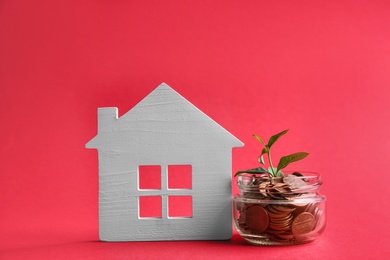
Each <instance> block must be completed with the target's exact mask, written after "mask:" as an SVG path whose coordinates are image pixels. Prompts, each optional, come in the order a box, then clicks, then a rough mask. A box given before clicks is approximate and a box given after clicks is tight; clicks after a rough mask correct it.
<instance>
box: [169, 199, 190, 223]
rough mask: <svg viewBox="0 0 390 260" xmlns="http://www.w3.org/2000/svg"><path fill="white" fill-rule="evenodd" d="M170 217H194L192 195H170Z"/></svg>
mask: <svg viewBox="0 0 390 260" xmlns="http://www.w3.org/2000/svg"><path fill="white" fill-rule="evenodd" d="M168 217H182V218H191V217H192V196H168Z"/></svg>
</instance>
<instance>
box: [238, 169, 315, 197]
mask: <svg viewBox="0 0 390 260" xmlns="http://www.w3.org/2000/svg"><path fill="white" fill-rule="evenodd" d="M236 183H237V186H238V188H239V190H240V192H241V193H242V194H243V195H244V194H245V196H257V194H260V195H263V196H265V197H267V196H270V197H274V198H286V197H295V196H297V195H299V196H300V195H304V194H313V193H316V192H317V191H318V189H319V187H320V186H321V185H322V180H321V176H320V174H318V173H316V172H307V171H300V172H291V173H290V172H289V171H285V174H284V175H283V176H278V177H271V176H269V175H268V174H250V173H244V174H242V175H240V176H238V178H237V181H236Z"/></svg>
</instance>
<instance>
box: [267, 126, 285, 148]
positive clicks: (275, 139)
mask: <svg viewBox="0 0 390 260" xmlns="http://www.w3.org/2000/svg"><path fill="white" fill-rule="evenodd" d="M287 132H288V129H286V130H284V131H282V132H280V133H279V134H276V135H273V136H271V138H270V139H269V141H268V149H271V147H272V145H273V144H274V143H275V142H276V141H277V140H278V139H279V138H280V137H281V136H282V135H284V134H286V133H287Z"/></svg>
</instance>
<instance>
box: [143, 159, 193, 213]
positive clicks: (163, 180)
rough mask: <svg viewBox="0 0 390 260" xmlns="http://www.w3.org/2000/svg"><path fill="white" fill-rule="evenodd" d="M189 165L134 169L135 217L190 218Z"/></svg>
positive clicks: (190, 184)
mask: <svg viewBox="0 0 390 260" xmlns="http://www.w3.org/2000/svg"><path fill="white" fill-rule="evenodd" d="M191 190H192V166H191V165H188V164H185V165H167V166H162V165H140V166H138V191H139V197H138V216H139V218H170V219H171V218H191V217H192V215H193V213H192V204H193V202H192V199H193V198H192V196H191V193H192V192H191Z"/></svg>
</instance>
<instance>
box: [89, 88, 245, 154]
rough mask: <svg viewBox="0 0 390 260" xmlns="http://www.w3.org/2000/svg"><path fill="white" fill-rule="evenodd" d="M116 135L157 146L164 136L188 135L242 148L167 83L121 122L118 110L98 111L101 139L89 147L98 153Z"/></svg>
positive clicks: (232, 137)
mask: <svg viewBox="0 0 390 260" xmlns="http://www.w3.org/2000/svg"><path fill="white" fill-rule="evenodd" d="M114 132H115V135H116V136H117V139H118V138H120V137H118V136H122V137H123V138H125V137H126V138H127V137H128V136H129V135H137V136H138V139H139V140H151V141H153V142H157V143H158V142H159V141H161V137H162V136H164V138H165V139H166V136H171V138H172V140H174V139H177V138H176V137H178V136H180V135H183V134H185V135H186V138H195V139H196V138H204V137H206V136H207V138H208V139H209V140H210V141H211V142H212V143H214V142H219V145H221V146H224V147H225V146H228V147H239V146H243V143H242V142H241V141H240V140H239V139H237V138H236V137H235V136H233V135H232V134H230V133H229V132H228V131H227V130H225V129H224V128H223V127H222V126H220V125H219V124H218V123H216V122H215V121H214V120H212V119H211V118H210V117H209V116H207V115H206V114H205V113H203V112H202V111H201V110H199V109H198V108H197V107H195V106H194V105H193V104H191V103H190V102H189V101H188V100H186V99H185V98H184V97H183V96H181V95H180V94H179V93H177V92H176V91H175V90H173V89H172V88H171V87H169V86H168V85H167V84H165V83H162V84H160V85H159V86H158V87H157V88H156V89H154V90H153V91H152V92H151V93H150V94H149V95H147V96H146V97H145V98H144V99H143V100H141V101H140V102H139V103H138V104H137V105H136V106H134V107H133V108H132V109H131V110H129V111H128V112H127V113H126V114H124V115H123V116H121V117H120V118H118V114H117V108H99V109H98V135H96V136H95V137H94V138H93V139H92V140H91V141H89V142H88V143H87V145H86V147H87V148H98V149H99V148H101V147H104V146H105V145H108V142H107V141H104V142H102V140H103V139H107V138H106V137H107V136H109V135H112V133H114ZM100 137H102V138H100ZM103 137H104V138H103ZM172 140H171V141H172ZM221 143H223V144H221Z"/></svg>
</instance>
